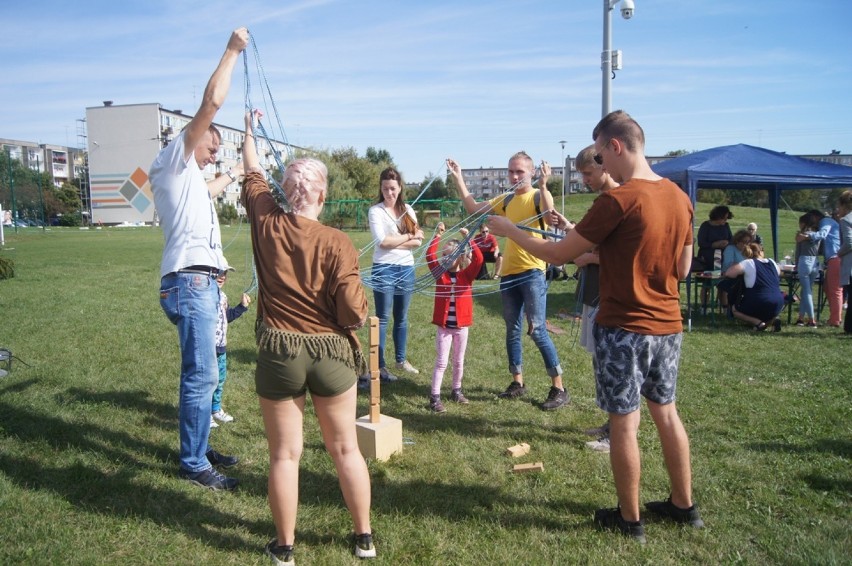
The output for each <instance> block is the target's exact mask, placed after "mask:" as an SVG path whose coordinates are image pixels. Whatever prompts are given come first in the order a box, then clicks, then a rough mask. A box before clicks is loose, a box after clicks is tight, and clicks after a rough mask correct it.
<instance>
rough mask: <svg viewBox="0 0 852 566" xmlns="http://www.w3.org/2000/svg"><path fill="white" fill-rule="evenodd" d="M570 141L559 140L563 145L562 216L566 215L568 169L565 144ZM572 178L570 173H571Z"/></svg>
mask: <svg viewBox="0 0 852 566" xmlns="http://www.w3.org/2000/svg"><path fill="white" fill-rule="evenodd" d="M566 143H568V142H567V141H565V140H559V145H561V146H562V216H565V169H567V167H566V164H565V144H566ZM568 178H569V180H570V178H571V177H570V175H569V177H568Z"/></svg>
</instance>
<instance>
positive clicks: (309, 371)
mask: <svg viewBox="0 0 852 566" xmlns="http://www.w3.org/2000/svg"><path fill="white" fill-rule="evenodd" d="M307 350H308V349H307V348H306V347H302V348H301V351H300V352H299V355H298V356H296V357H295V358H291V357H289V356H284V355H282V354H276V353H274V352H270V351H269V350H265V349H262V348H261V349H260V350H259V351H258V354H257V369H256V370H255V373H254V388H255V391H256V392H257V394H258V395H259V396H260V397H263V398H264V399H271V400H274V401H283V400H285V399H293V398H295V397H301V396H302V395H304V394H305V391H307V390H310V392H311V395H319V396H320V397H334V396H335V395H340V394H341V393H344V392H345V391H349V389H350V388H351V387H352V386H353V385H355V382H356V381H357V379H358V377H357V376H356V375H355V371H354V370H353V369H351V368H350V367H348V366H347V365H346V364H344V363H343V362H340V361H337V360H333V359H329V358H325V359H322V360H314V359H313V358H311V357H310V356H309V355H308V352H307Z"/></svg>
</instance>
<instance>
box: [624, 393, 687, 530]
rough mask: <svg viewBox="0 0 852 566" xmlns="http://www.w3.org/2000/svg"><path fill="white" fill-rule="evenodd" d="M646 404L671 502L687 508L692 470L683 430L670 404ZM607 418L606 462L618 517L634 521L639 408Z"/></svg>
mask: <svg viewBox="0 0 852 566" xmlns="http://www.w3.org/2000/svg"><path fill="white" fill-rule="evenodd" d="M647 403H648V409H649V411H650V412H651V417H652V418H653V419H654V424H655V425H656V426H657V433H658V434H659V436H660V444H661V445H662V449H663V458H664V459H665V462H666V470H667V471H668V474H669V482H670V483H671V492H672V503H674V504H675V505H676V506H678V507H680V508H682V509H687V508H689V507H691V506H692V470H691V467H690V456H689V438H688V437H687V435H686V430H684V428H683V424H682V423H681V421H680V416H679V415H678V413H677V408H676V407H675V404H674V403H669V404H668V405H660V404H658V403H653V402H651V401H647ZM609 418H610V447H611V449H610V463H611V465H612V475H613V479H614V480H615V491H616V493H617V495H618V503H619V505H620V506H621V516H622V517H623V518H624V519H625V520H627V521H638V520H639V476H640V467H641V463H640V461H641V459H640V456H639V442H638V440H637V437H636V434H637V432H638V430H639V411H634V412H632V413H628V414H626V415H617V414H614V413H610V415H609Z"/></svg>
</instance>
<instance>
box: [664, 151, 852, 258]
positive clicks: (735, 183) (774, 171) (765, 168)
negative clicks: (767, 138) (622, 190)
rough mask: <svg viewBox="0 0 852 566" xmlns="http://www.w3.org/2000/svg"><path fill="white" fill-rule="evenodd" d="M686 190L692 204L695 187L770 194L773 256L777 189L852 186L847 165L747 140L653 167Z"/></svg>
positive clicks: (776, 227)
mask: <svg viewBox="0 0 852 566" xmlns="http://www.w3.org/2000/svg"><path fill="white" fill-rule="evenodd" d="M652 169H653V170H654V172H655V173H656V174H657V175H660V176H661V177H666V178H668V179H671V180H672V181H674V182H675V183H677V184H678V185H680V188H682V189H683V190H684V191H686V194H688V195H689V199H690V200H691V201H692V204H693V206H694V205H695V200H696V198H697V196H698V189H722V190H730V189H740V190H755V191H757V190H765V191H768V193H769V214H770V223H771V227H772V252H773V257H774V258H776V259H777V258H778V200H779V196H780V193H781V191H784V190H795V189H831V188H838V187H852V167H847V166H845V165H834V164H833V163H824V162H822V161H814V160H813V159H805V158H803V157H796V156H793V155H787V154H786V153H779V152H777V151H772V150H769V149H764V148H762V147H754V146H751V145H746V144H742V143H741V144H737V145H726V146H722V147H714V148H711V149H705V150H704V151H697V152H695V153H690V154H688V155H683V156H681V157H675V158H674V159H669V160H667V161H663V162H660V163H657V164H655V165H653V166H652Z"/></svg>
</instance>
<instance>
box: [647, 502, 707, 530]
mask: <svg viewBox="0 0 852 566" xmlns="http://www.w3.org/2000/svg"><path fill="white" fill-rule="evenodd" d="M645 509H647V510H648V512H649V513H653V514H654V515H659V516H660V517H667V518H669V519H671V520H672V521H674V522H676V523H684V524H688V525H692V526H693V527H695V528H696V529H701V528H704V521H703V520H702V519H701V513H699V512H698V507H696V506H695V505H693V506H692V507H690V508H689V509H681V508H680V507H678V506H676V505H675V504H674V503H672V498H671V496H669V498H668V499H666V500H665V501H649V502H648V503H646V504H645Z"/></svg>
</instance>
